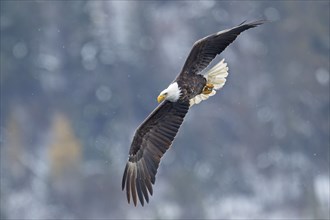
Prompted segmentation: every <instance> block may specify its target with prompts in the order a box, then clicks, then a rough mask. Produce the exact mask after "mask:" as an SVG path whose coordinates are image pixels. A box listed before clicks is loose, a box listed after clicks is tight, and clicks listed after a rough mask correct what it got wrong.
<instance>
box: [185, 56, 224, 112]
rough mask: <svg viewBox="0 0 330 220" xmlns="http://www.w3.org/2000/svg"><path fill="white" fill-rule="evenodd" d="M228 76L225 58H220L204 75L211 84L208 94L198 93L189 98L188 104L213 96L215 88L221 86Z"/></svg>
mask: <svg viewBox="0 0 330 220" xmlns="http://www.w3.org/2000/svg"><path fill="white" fill-rule="evenodd" d="M227 76H228V67H227V63H225V59H222V60H221V61H220V62H219V63H218V64H217V65H215V66H214V67H212V68H211V69H210V70H209V71H208V72H207V73H206V74H205V75H204V77H205V78H206V81H207V83H209V84H212V85H213V86H214V87H213V90H212V92H211V93H210V94H207V95H206V94H203V93H202V94H199V95H196V96H195V97H194V98H192V99H190V106H192V105H194V104H198V103H200V102H201V101H203V100H206V99H208V98H209V97H211V96H214V95H215V93H216V90H218V89H220V88H222V87H223V86H224V85H225V83H226V77H227Z"/></svg>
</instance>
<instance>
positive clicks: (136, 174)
mask: <svg viewBox="0 0 330 220" xmlns="http://www.w3.org/2000/svg"><path fill="white" fill-rule="evenodd" d="M188 109H189V102H169V101H165V102H163V103H161V104H160V105H159V106H158V107H157V108H156V109H155V110H154V111H153V112H152V113H151V114H150V115H149V116H148V118H147V119H146V120H145V121H144V122H143V123H142V124H141V125H140V126H139V128H138V129H137V130H136V132H135V136H134V139H133V142H132V145H131V148H130V151H129V159H128V162H127V164H126V167H125V171H124V175H123V179H122V190H124V189H125V185H126V194H127V200H128V202H130V198H131V196H132V198H133V202H134V205H136V203H137V196H138V198H139V200H140V202H141V205H142V206H143V205H144V200H146V201H147V202H149V196H148V191H149V194H150V195H152V185H151V184H154V183H155V176H156V173H157V169H158V166H159V163H160V159H161V157H162V156H163V154H164V153H165V152H166V150H167V149H168V148H169V147H170V146H171V144H172V141H173V139H174V138H175V136H176V134H177V132H178V130H179V128H180V125H181V124H182V122H183V119H184V117H185V115H186V114H187V112H188Z"/></svg>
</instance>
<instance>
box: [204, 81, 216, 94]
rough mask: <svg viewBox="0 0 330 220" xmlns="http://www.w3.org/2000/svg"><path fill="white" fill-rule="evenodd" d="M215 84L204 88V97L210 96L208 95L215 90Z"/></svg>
mask: <svg viewBox="0 0 330 220" xmlns="http://www.w3.org/2000/svg"><path fill="white" fill-rule="evenodd" d="M213 87H214V86H213V84H211V83H206V85H205V86H204V88H203V91H202V93H203V94H204V95H208V94H210V93H211V92H212V90H213Z"/></svg>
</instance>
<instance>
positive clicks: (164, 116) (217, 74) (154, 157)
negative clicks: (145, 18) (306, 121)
mask: <svg viewBox="0 0 330 220" xmlns="http://www.w3.org/2000/svg"><path fill="white" fill-rule="evenodd" d="M263 23H264V21H255V22H251V23H245V22H243V23H242V24H240V25H238V26H236V27H233V28H231V29H227V30H223V31H220V32H217V33H215V34H212V35H209V36H207V37H204V38H202V39H200V40H198V41H196V42H195V43H194V45H193V48H192V50H191V51H190V54H189V55H188V58H187V60H186V62H185V64H184V65H183V68H182V70H181V72H180V74H179V75H178V76H177V77H176V79H175V80H174V81H173V82H172V83H171V84H170V85H169V86H168V87H167V88H166V89H165V90H163V91H162V92H161V93H160V94H159V96H158V98H157V100H158V102H159V103H160V104H159V105H158V107H157V108H156V109H155V110H154V111H153V112H152V113H151V114H150V115H149V116H148V117H147V118H146V119H145V120H144V121H143V122H142V124H141V125H140V126H139V127H138V128H137V129H136V131H135V135H134V138H133V141H132V144H131V148H130V150H129V158H128V162H127V164H126V167H125V171H124V174H123V179H122V190H124V189H125V187H126V195H127V200H128V203H130V200H131V196H132V198H133V202H134V205H135V206H136V204H137V198H139V200H140V203H141V205H142V206H143V205H144V200H145V201H146V202H149V194H150V195H152V193H153V188H152V184H155V180H156V178H155V176H156V173H157V169H158V166H159V163H160V159H161V157H162V156H163V155H164V153H165V152H166V150H167V149H169V147H170V146H171V145H172V142H173V140H174V138H175V136H176V134H177V132H178V130H179V128H180V126H181V124H182V122H183V119H184V117H185V115H186V114H187V112H188V110H189V108H190V107H191V106H192V105H194V104H198V103H200V102H201V101H202V100H206V99H208V98H209V97H210V96H213V95H214V94H215V93H216V90H217V89H220V88H221V87H222V86H223V85H224V84H225V82H226V77H227V75H228V67H227V64H226V63H225V62H224V60H221V61H220V62H219V63H218V64H217V65H215V66H214V67H213V68H211V69H210V70H209V71H208V72H207V73H206V74H204V75H202V74H200V73H201V71H202V70H203V69H205V68H206V67H207V66H208V65H209V63H210V62H211V61H212V60H213V59H214V58H215V57H216V55H218V54H220V53H221V52H222V51H223V50H224V49H225V48H226V47H227V46H228V45H229V44H231V43H232V42H233V41H234V40H235V39H236V37H237V36H238V35H239V34H240V33H241V32H243V31H245V30H247V29H250V28H253V27H256V26H258V25H261V24H263Z"/></svg>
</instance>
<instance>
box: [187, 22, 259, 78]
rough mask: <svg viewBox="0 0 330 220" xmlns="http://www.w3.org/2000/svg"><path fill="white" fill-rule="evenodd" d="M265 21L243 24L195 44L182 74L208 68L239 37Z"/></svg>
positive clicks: (195, 72)
mask: <svg viewBox="0 0 330 220" xmlns="http://www.w3.org/2000/svg"><path fill="white" fill-rule="evenodd" d="M264 22H265V21H255V22H251V23H242V24H240V25H239V26H236V27H234V28H231V29H227V30H224V31H220V32H218V33H215V34H212V35H209V36H207V37H204V38H202V39H200V40H198V41H196V43H195V44H194V46H193V48H192V50H191V51H190V54H189V56H188V58H187V60H186V62H185V64H184V66H183V68H182V71H181V74H182V73H191V74H197V73H199V72H200V71H202V70H203V69H204V68H206V67H207V66H208V65H209V63H210V62H211V61H212V60H213V59H214V58H215V56H216V55H218V54H220V53H221V52H222V51H223V50H224V49H225V48H226V47H227V46H228V45H229V44H231V43H232V42H233V41H234V40H235V39H236V38H237V36H238V35H239V34H240V33H242V32H243V31H245V30H248V29H250V28H253V27H256V26H258V25H260V24H263V23H264Z"/></svg>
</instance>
